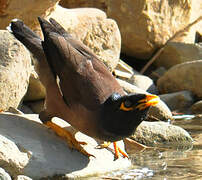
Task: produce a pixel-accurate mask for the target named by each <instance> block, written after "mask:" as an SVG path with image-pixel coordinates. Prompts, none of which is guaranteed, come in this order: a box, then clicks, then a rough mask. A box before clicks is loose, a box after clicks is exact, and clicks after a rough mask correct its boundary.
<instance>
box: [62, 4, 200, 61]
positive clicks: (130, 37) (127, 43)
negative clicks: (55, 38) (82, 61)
mask: <svg viewBox="0 0 202 180" xmlns="http://www.w3.org/2000/svg"><path fill="white" fill-rule="evenodd" d="M61 4H62V5H64V6H65V7H71V8H76V7H97V8H100V9H102V10H104V11H105V12H106V13H107V15H108V16H109V17H111V18H113V19H114V20H116V22H117V23H118V26H119V28H120V31H121V35H122V51H123V52H124V53H126V54H127V55H131V56H135V57H137V58H140V59H148V58H150V57H151V55H152V53H153V52H154V50H155V49H156V48H157V47H158V46H160V45H162V44H164V43H165V42H166V41H167V40H168V39H169V38H170V37H172V36H173V35H174V34H175V32H176V31H178V30H180V29H182V28H183V27H185V26H186V25H188V24H189V23H190V22H193V21H194V20H195V19H197V18H198V17H199V16H201V11H202V1H201V0H194V1H188V0H175V1H170V0H164V1H155V0H136V1H134V0H127V1H122V0H116V1H114V0H99V1H96V2H95V1H93V0H88V1H84V0H62V1H61ZM201 29H202V21H201V22H200V23H198V24H197V25H195V26H194V27H192V28H191V29H190V30H189V32H186V33H184V34H183V36H181V37H178V38H177V39H175V40H176V41H178V42H186V43H194V40H195V32H196V30H198V31H199V32H200V33H202V32H201V31H202V30H201Z"/></svg>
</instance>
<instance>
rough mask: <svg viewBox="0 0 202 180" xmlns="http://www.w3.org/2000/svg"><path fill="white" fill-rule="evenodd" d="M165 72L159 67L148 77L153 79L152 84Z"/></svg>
mask: <svg viewBox="0 0 202 180" xmlns="http://www.w3.org/2000/svg"><path fill="white" fill-rule="evenodd" d="M165 72H166V69H165V68H164V67H159V68H157V69H156V70H154V71H152V73H151V74H150V75H149V77H150V78H151V79H153V81H154V82H156V81H157V80H158V79H159V78H160V77H161V76H163V74H164V73H165Z"/></svg>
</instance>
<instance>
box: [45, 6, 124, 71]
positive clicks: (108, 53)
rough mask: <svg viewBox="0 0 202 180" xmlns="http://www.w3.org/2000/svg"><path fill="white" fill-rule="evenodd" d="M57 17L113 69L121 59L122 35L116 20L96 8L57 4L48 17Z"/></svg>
mask: <svg viewBox="0 0 202 180" xmlns="http://www.w3.org/2000/svg"><path fill="white" fill-rule="evenodd" d="M50 17H52V18H54V19H56V20H57V21H58V22H59V23H60V24H61V25H62V26H63V27H64V28H65V29H66V30H67V31H68V32H69V33H70V34H72V35H73V36H74V37H76V38H77V39H79V40H80V41H82V42H83V43H84V44H85V45H87V46H88V47H89V48H90V49H91V50H92V51H93V52H94V53H95V54H96V55H97V56H98V57H99V58H100V59H101V60H102V61H103V62H104V63H105V64H106V65H107V67H108V68H109V69H110V70H111V71H112V70H113V69H114V68H115V67H116V65H117V63H118V60H119V55H120V48H121V36H120V32H119V28H118V26H117V24H116V22H115V21H114V20H112V19H108V18H107V17H106V14H105V13H104V12H103V11H101V10H99V9H95V8H77V9H65V8H62V7H60V6H57V7H56V9H55V11H53V12H52V13H51V14H50V15H49V16H48V17H47V18H46V19H49V18H50Z"/></svg>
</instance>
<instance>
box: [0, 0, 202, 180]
mask: <svg viewBox="0 0 202 180" xmlns="http://www.w3.org/2000/svg"><path fill="white" fill-rule="evenodd" d="M58 2H59V1H58V0H55V1H43V2H41V1H32V2H29V3H28V1H27V0H22V1H21V3H17V1H16V0H13V1H8V0H4V1H2V2H1V3H0V9H1V10H0V29H1V30H0V95H1V98H0V109H2V110H3V111H8V112H7V113H6V112H4V113H1V114H0V147H1V148H0V167H1V168H0V177H2V178H3V179H5V180H10V179H15V180H23V179H24V180H26V179H27V180H28V179H41V178H43V179H57V178H58V179H59V178H64V179H65V178H75V177H83V176H86V175H92V174H99V173H104V172H107V171H111V170H116V169H120V168H126V167H128V166H130V161H129V160H127V159H123V158H120V159H119V160H118V161H113V154H112V152H111V151H108V150H106V149H102V150H100V149H95V147H96V146H97V143H98V142H97V141H96V140H94V139H92V138H90V137H87V136H85V135H84V134H82V133H79V132H78V133H77V134H76V136H77V137H78V139H79V140H80V139H81V140H84V141H86V142H88V145H86V146H85V148H86V149H87V150H88V151H90V152H91V153H92V154H94V155H95V156H96V158H93V157H91V158H90V159H87V158H85V157H84V156H83V155H81V154H80V153H78V152H76V151H74V150H73V151H71V150H70V149H69V148H68V147H67V145H66V144H65V142H63V141H62V140H60V139H59V138H58V137H57V136H56V135H55V134H54V133H53V132H52V131H51V130H49V129H47V128H46V127H44V126H43V125H42V124H41V122H40V120H39V118H38V113H39V112H40V111H41V110H42V109H43V102H44V98H45V95H46V91H45V89H44V87H43V85H42V84H41V82H40V81H39V78H38V75H37V72H36V71H35V70H34V65H33V64H35V62H36V61H35V60H34V59H33V58H32V56H31V55H30V53H29V52H28V50H27V49H26V48H25V47H24V46H23V45H22V44H21V43H20V42H19V41H17V40H16V39H15V38H14V37H13V35H12V34H10V32H8V31H7V30H6V26H7V25H8V24H9V23H10V21H11V19H13V18H19V19H22V20H23V21H24V22H25V24H27V25H28V26H29V27H31V28H32V29H33V30H35V31H36V32H38V33H39V34H40V32H39V25H38V24H37V23H36V20H37V16H42V17H45V18H46V19H49V18H50V17H52V18H55V19H56V20H57V21H58V22H59V23H60V24H61V25H63V27H64V28H65V29H66V30H67V31H68V32H69V33H71V34H72V35H73V36H74V37H76V38H77V39H79V40H81V41H82V42H83V43H84V44H86V45H87V46H89V47H90V48H91V49H92V51H93V52H94V53H96V54H97V56H98V57H99V58H100V59H101V60H102V61H103V62H104V63H105V64H106V66H107V67H108V68H109V70H110V71H111V72H112V73H113V74H114V75H115V76H116V78H117V81H118V82H119V83H120V85H121V86H122V87H123V89H124V90H125V92H126V93H135V92H144V93H145V92H147V93H154V94H158V95H159V96H160V98H161V102H160V103H159V104H158V105H156V106H155V107H152V108H151V109H150V111H149V115H148V118H147V121H145V122H143V123H141V125H140V126H139V127H138V129H137V131H136V133H135V134H134V135H133V136H132V137H130V139H128V140H124V142H125V144H126V151H127V152H128V153H129V152H130V150H131V149H132V148H133V147H132V146H130V140H131V139H133V140H135V141H137V142H140V143H142V144H144V145H147V146H154V147H165V146H166V147H167V146H170V147H172V146H173V147H180V146H187V147H191V146H192V142H193V140H192V138H191V136H190V135H189V134H188V132H186V131H185V130H184V129H182V128H180V127H178V126H174V125H172V121H173V115H176V114H179V113H185V114H186V113H188V114H202V90H201V89H202V78H200V77H202V36H201V35H202V31H201V29H202V21H200V19H199V20H198V21H197V22H196V23H195V24H194V25H191V23H192V22H194V20H196V19H197V18H200V16H201V14H200V12H201V10H202V3H201V1H200V0H195V1H192V2H191V1H182V0H176V1H173V2H172V3H171V2H170V1H168V0H166V1H163V3H162V4H160V1H159V2H156V1H150V2H147V1H127V2H125V1H120V0H116V2H115V3H114V1H113V2H112V1H105V0H102V1H97V2H96V3H95V2H94V1H92V0H86V1H84V0H78V1H67V0H62V1H60V5H58ZM62 6H63V7H62ZM22 7H23V8H22ZM64 7H66V8H64ZM87 7H92V8H87ZM93 7H95V8H99V9H95V8H93ZM67 8H71V9H67ZM179 14H180V15H179ZM201 19H202V17H201ZM187 26H188V27H189V28H187V29H186V28H185V27H187ZM180 30H183V32H182V33H181V34H178V35H177V36H176V37H175V38H173V40H172V41H169V39H170V38H172V37H173V36H175V34H176V33H177V32H179V31H180ZM167 41H168V42H167ZM161 47H163V49H162V52H161V53H160V54H159V55H158V56H156V57H155V59H154V62H153V63H152V65H150V66H149V68H147V70H146V72H145V73H144V74H142V73H141V72H142V71H141V68H139V67H144V65H145V64H146V63H147V62H149V61H150V60H151V59H152V57H153V55H154V54H155V52H158V50H159V49H160V48H161ZM120 53H122V54H124V57H125V58H124V59H122V60H121V59H120ZM126 62H128V63H129V64H130V65H131V66H129V65H128V64H126ZM17 109H18V110H20V111H18V110H17ZM134 118H135V117H134ZM56 121H57V123H59V124H60V125H62V126H63V127H69V125H68V124H65V122H63V121H61V120H59V119H57V118H56ZM151 121H152V122H151ZM154 121H155V122H154ZM160 121H161V122H160ZM168 122H171V124H169V123H168ZM61 123H62V124H61ZM120 144H121V145H124V144H123V142H120ZM11 177H12V178H11Z"/></svg>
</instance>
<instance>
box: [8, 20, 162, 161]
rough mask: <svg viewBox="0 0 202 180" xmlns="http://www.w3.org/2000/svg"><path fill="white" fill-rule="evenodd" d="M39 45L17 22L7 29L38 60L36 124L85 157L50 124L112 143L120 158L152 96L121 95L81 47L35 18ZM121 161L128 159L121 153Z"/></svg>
mask: <svg viewBox="0 0 202 180" xmlns="http://www.w3.org/2000/svg"><path fill="white" fill-rule="evenodd" d="M38 20H39V23H40V25H41V29H42V32H43V35H44V41H42V40H41V39H40V37H38V35H36V34H35V33H34V32H32V31H31V30H30V29H29V28H28V27H27V26H25V25H24V24H23V22H22V21H20V20H17V21H15V22H12V23H11V30H12V32H13V34H14V36H15V37H16V38H17V39H18V40H20V41H21V42H22V43H23V44H24V45H25V46H26V47H27V48H28V49H29V50H30V51H31V52H32V53H33V55H34V56H35V57H36V59H38V71H39V77H40V80H41V81H42V83H43V85H44V86H45V88H46V100H45V109H44V111H42V112H41V113H40V116H39V117H40V119H41V121H42V122H43V123H44V124H46V125H47V126H49V127H51V128H52V129H53V130H54V131H55V132H56V133H57V134H58V135H59V136H61V137H63V138H65V139H66V140H67V143H68V144H69V146H70V147H72V148H76V149H78V150H79V151H80V152H82V153H83V154H85V155H87V156H90V155H91V154H89V153H88V152H86V151H85V150H84V149H83V147H82V146H81V144H84V143H83V142H78V141H77V140H76V139H75V137H74V136H73V135H71V133H69V132H68V131H66V130H64V129H63V128H61V127H59V126H58V125H56V124H54V123H53V122H51V119H52V118H53V117H59V118H61V119H63V120H65V121H67V122H68V123H70V124H71V125H72V126H73V127H74V128H75V129H77V130H79V131H81V132H83V133H85V134H87V135H89V136H91V137H94V138H98V139H100V140H104V141H110V142H114V147H115V156H116V157H118V156H119V153H122V151H121V149H120V148H118V147H117V146H116V142H115V141H118V140H121V139H123V138H125V137H128V136H130V135H131V134H133V133H134V131H135V130H136V128H137V126H138V125H139V124H140V123H141V122H142V121H143V120H144V119H145V117H146V115H147V112H148V109H149V107H150V106H152V105H155V104H157V103H158V101H159V98H158V97H157V96H156V95H149V94H131V95H125V93H124V91H123V89H122V88H121V86H120V85H119V84H118V82H117V81H116V79H115V78H114V77H113V75H112V74H111V73H110V71H108V69H107V68H106V66H105V65H104V64H103V63H102V62H101V61H100V60H99V59H98V58H97V56H96V55H95V54H94V53H93V52H92V51H91V50H90V49H89V48H88V47H86V46H85V45H84V44H83V43H81V42H80V41H78V40H76V39H74V38H73V37H72V36H71V35H70V34H68V33H67V32H66V31H65V30H64V29H63V27H61V26H60V25H59V24H58V23H57V22H56V21H55V20H54V19H50V23H49V22H48V21H46V20H44V19H42V18H38ZM123 155H124V156H127V155H126V154H124V153H123Z"/></svg>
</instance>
